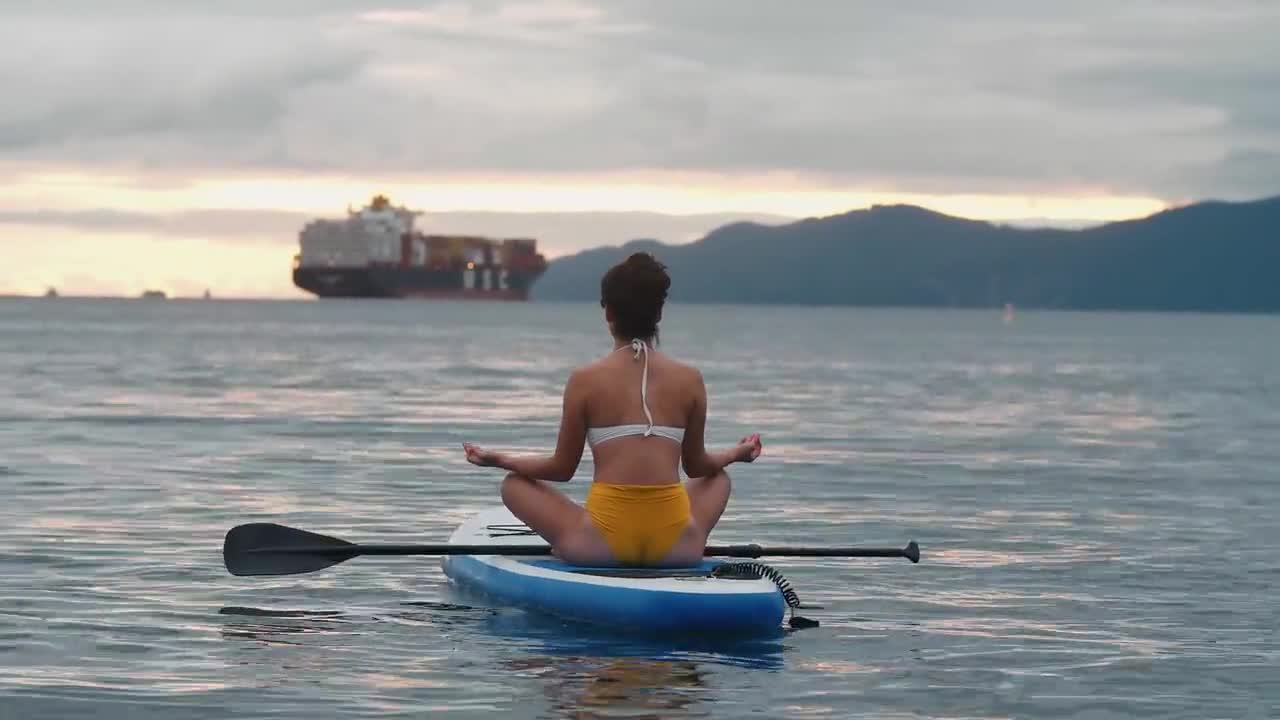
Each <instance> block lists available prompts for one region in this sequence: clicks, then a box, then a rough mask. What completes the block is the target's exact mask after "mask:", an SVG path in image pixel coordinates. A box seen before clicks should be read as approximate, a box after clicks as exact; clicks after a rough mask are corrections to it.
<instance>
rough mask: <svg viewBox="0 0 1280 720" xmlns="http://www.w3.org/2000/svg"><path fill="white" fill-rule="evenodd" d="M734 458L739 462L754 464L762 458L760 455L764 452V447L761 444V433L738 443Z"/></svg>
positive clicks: (752, 434) (751, 435) (753, 434)
mask: <svg viewBox="0 0 1280 720" xmlns="http://www.w3.org/2000/svg"><path fill="white" fill-rule="evenodd" d="M733 450H734V453H733V457H734V459H735V460H737V461H738V462H745V463H749V462H753V461H755V459H756V458H758V457H760V453H762V452H764V445H763V444H762V443H761V442H760V433H751V434H750V435H748V436H746V437H744V438H742V439H741V440H739V441H738V446H737V447H735V448H734V449H733Z"/></svg>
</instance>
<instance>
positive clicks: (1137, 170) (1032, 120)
mask: <svg viewBox="0 0 1280 720" xmlns="http://www.w3.org/2000/svg"><path fill="white" fill-rule="evenodd" d="M1277 37H1280V3H1276V2H1273V1H1272V0H1258V1H1246V0H1229V1H1227V0H1224V1H1223V2H1214V3H1207V2H1187V1H1184V0H1158V1H1157V0H1150V1H1148V0H1126V1H1124V2H1114V0H1111V1H1107V2H1101V1H1094V0H1073V2H1070V3H1042V2H1026V1H1025V0H975V1H974V2H965V3H963V4H961V3H955V2H950V1H949V0H916V1H915V2H911V3H886V2H874V3H873V2H861V1H855V0H809V1H808V2H804V3H783V2H772V1H770V2H766V1H764V0H762V1H761V2H741V1H740V0H698V1H696V2H691V1H689V0H651V1H644V2H641V1H639V0H609V1H608V2H605V1H603V0H600V1H598V2H590V1H588V0H527V1H524V0H517V1H511V2H501V1H498V2H480V1H477V2H452V1H442V2H426V1H422V0H418V1H415V2H400V1H397V0H388V1H385V2H378V1H377V0H371V1H366V2H347V1H345V0H221V1H219V2H213V1H212V0H210V1H209V2H194V1H191V2H181V3H175V2H168V1H165V0H110V1H108V0H44V1H41V2H36V1H32V0H21V1H19V0H0V97H3V98H4V101H3V102H2V103H0V187H2V188H3V192H0V252H3V253H4V258H5V262H3V263H0V294H4V293H41V292H43V291H44V290H45V288H46V287H49V286H53V287H57V288H58V290H59V291H60V292H63V293H64V294H121V295H136V294H138V293H140V292H141V291H142V290H143V289H147V288H156V289H163V290H165V291H167V292H170V293H171V294H178V295H183V294H189V295H194V294H198V293H200V292H203V291H204V290H205V289H206V288H208V289H210V290H211V291H212V292H213V293H214V294H215V295H216V296H224V297H226V296H247V297H302V296H303V295H302V293H300V292H299V291H298V290H296V288H293V286H292V284H291V282H290V279H289V270H290V261H291V258H292V256H293V254H294V253H295V252H296V250H297V233H298V230H299V229H300V228H301V226H302V224H303V223H304V222H305V221H306V220H307V219H309V218H312V217H321V216H323V217H335V218H336V217H341V216H342V215H343V214H344V212H345V209H346V208H347V207H348V206H359V205H362V204H363V203H365V202H366V201H367V200H368V199H369V198H370V197H372V196H373V195H374V194H376V193H386V194H388V195H389V196H390V197H391V199H392V200H393V201H394V202H396V203H403V204H405V205H408V206H410V207H413V208H415V209H418V210H421V211H423V213H424V215H423V216H422V217H421V218H420V219H419V224H420V226H421V227H422V228H423V229H424V230H428V231H431V232H470V233H480V234H493V235H519V236H534V237H537V238H538V239H539V242H540V248H541V249H542V250H543V251H544V252H546V253H547V254H548V255H551V256H553V257H554V256H559V255H563V254H566V253H571V252H574V251H577V250H580V249H583V248H586V247H592V246H597V245H607V244H620V243H622V242H625V241H627V240H630V239H633V238H639V237H651V238H657V239H660V240H664V241H668V242H689V241H692V240H695V239H697V238H698V237H700V236H701V234H702V233H705V232H707V231H709V230H711V229H713V228H714V227H717V226H719V225H721V224H724V223H725V222H729V221H732V220H734V219H739V218H746V219H754V220H758V221H763V222H785V221H787V220H789V219H791V218H801V217H810V216H821V215H830V214H835V213H839V212H845V211H848V210H853V209H857V208H863V207H867V206H869V205H871V204H875V203H894V202H909V203H914V204H918V205H922V206H924V207H929V208H931V209H934V210H938V211H941V212H947V213H950V214H954V215H960V216H964V217H971V218H979V219H988V220H993V221H1002V222H1021V223H1024V224H1025V223H1041V224H1056V225H1079V224H1082V223H1097V222H1104V221H1108V220H1116V219H1124V218H1132V217H1141V216H1144V215H1148V214H1150V213H1152V212H1156V211H1158V210H1160V209H1162V208H1165V207H1169V206H1172V205H1180V204H1185V203H1188V202H1193V201H1196V200H1202V199H1227V200H1244V199H1253V198H1258V197H1265V196H1270V195H1275V194H1280V93H1277V92H1275V88H1277V87H1280V43H1278V42H1276V41H1275V38H1277Z"/></svg>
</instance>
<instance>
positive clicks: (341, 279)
mask: <svg viewBox="0 0 1280 720" xmlns="http://www.w3.org/2000/svg"><path fill="white" fill-rule="evenodd" d="M536 279H537V275H536V274H526V273H519V272H509V273H508V274H507V276H506V278H505V281H504V282H499V281H497V280H496V278H494V277H493V276H492V275H491V274H490V273H487V272H483V271H482V272H478V273H473V274H470V277H469V276H468V273H467V271H463V270H452V269H429V268H422V267H397V266H389V267H367V268H317V267H298V268H295V269H294V271H293V284H294V285H296V286H297V287H299V288H301V289H303V290H306V291H307V292H310V293H312V294H314V295H316V296H317V297H321V298H391V299H395V298H414V299H423V300H430V299H439V300H448V299H460V300H505V301H518V302H523V301H526V300H528V299H529V288H530V287H531V286H532V285H533V282H534V281H535V280H536Z"/></svg>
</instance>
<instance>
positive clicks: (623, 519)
mask: <svg viewBox="0 0 1280 720" xmlns="http://www.w3.org/2000/svg"><path fill="white" fill-rule="evenodd" d="M586 510H587V514H588V515H590V516H591V522H592V524H594V525H595V526H596V529H597V530H599V531H600V534H601V535H603V536H604V539H605V542H607V543H608V544H609V549H610V550H612V551H613V557H614V559H616V560H617V561H618V562H620V563H622V564H624V565H652V564H655V563H657V562H658V561H660V560H662V558H664V557H666V555H667V553H669V552H671V548H673V547H674V546H675V544H676V541H677V540H679V539H680V533H682V532H684V529H685V527H686V526H687V525H688V524H689V496H688V495H687V494H686V493H685V490H684V485H683V484H681V483H674V484H671V485H614V484H612V483H601V482H593V483H591V489H590V490H588V491H587V505H586Z"/></svg>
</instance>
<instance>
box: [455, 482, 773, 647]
mask: <svg viewBox="0 0 1280 720" xmlns="http://www.w3.org/2000/svg"><path fill="white" fill-rule="evenodd" d="M449 544H451V545H546V541H545V540H543V539H542V538H541V537H538V536H537V535H535V534H532V533H530V532H529V529H528V528H527V527H526V526H525V525H524V523H523V522H521V521H520V520H517V519H516V518H515V516H513V515H512V514H511V511H509V510H507V508H506V507H505V506H499V507H494V508H490V509H487V510H483V511H481V512H480V513H478V514H476V515H475V516H473V517H471V518H470V519H468V520H467V521H465V522H463V523H462V524H461V525H460V526H459V527H458V529H457V530H455V531H454V533H453V534H452V535H451V536H450V537H449ZM720 564H721V562H720V561H715V560H706V561H704V562H703V563H702V564H701V565H700V566H698V567H695V568H680V569H629V568H590V567H582V566H578V565H570V564H568V563H565V562H563V561H562V560H559V559H556V558H554V557H551V556H550V555H546V556H502V555H449V556H446V557H445V558H444V572H445V575H447V576H448V577H449V578H450V580H452V581H453V582H454V583H456V584H458V585H459V586H461V587H465V588H467V589H469V590H472V591H479V592H481V593H483V594H485V595H487V596H489V597H492V598H495V599H498V600H500V601H502V602H506V603H510V604H512V605H516V606H520V607H524V608H528V609H532V610H537V611H541V612H546V613H550V614H553V615H557V616H560V617H562V618H566V619H569V620H575V621H581V622H586V623H592V624H596V625H604V626H608V627H611V628H614V629H619V630H625V631H628V632H641V633H648V632H652V633H697V634H704V633H711V634H722V633H751V634H757V633H764V632H772V631H777V630H780V626H781V623H782V616H783V614H784V612H785V610H786V601H785V600H784V598H783V596H782V592H781V591H780V590H779V589H778V586H777V585H775V584H774V583H773V581H771V580H769V579H767V578H759V579H750V578H746V579H740V578H720V577H712V576H711V574H710V573H711V571H712V569H714V568H715V567H716V566H718V565H720Z"/></svg>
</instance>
